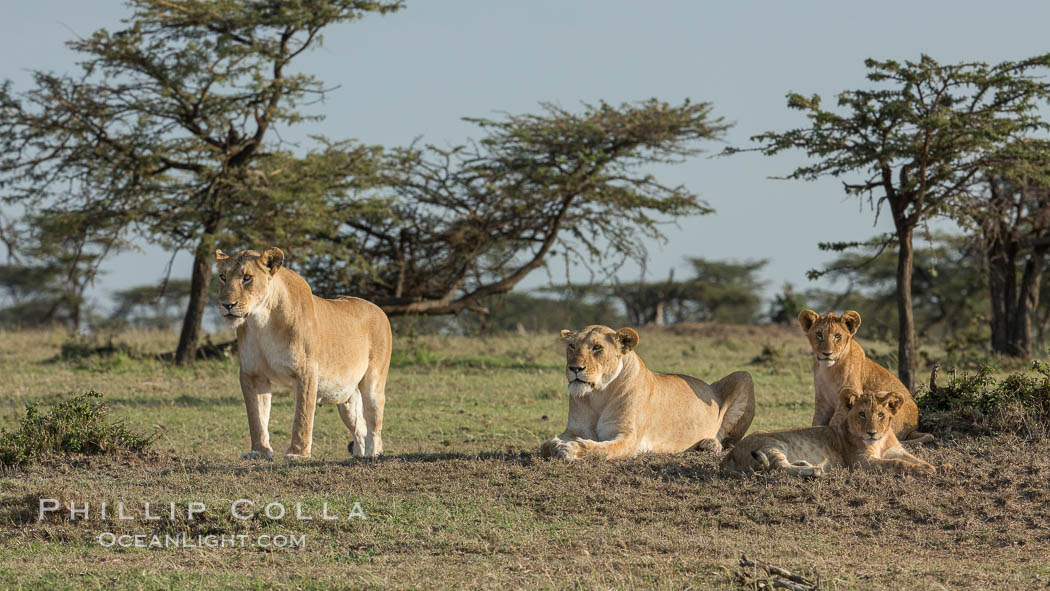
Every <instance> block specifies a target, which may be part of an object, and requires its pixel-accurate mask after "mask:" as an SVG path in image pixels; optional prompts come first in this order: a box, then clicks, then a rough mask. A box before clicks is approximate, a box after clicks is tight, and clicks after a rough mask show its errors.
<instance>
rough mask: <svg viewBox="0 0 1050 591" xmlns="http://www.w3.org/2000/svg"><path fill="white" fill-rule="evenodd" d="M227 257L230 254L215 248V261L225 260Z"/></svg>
mask: <svg viewBox="0 0 1050 591" xmlns="http://www.w3.org/2000/svg"><path fill="white" fill-rule="evenodd" d="M228 258H230V255H228V254H226V253H225V252H223V251H222V250H216V251H215V260H217V261H225V260H226V259H228Z"/></svg>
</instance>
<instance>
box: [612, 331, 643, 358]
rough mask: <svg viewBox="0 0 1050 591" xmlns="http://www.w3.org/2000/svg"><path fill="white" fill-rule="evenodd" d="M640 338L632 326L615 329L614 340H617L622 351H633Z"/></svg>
mask: <svg viewBox="0 0 1050 591" xmlns="http://www.w3.org/2000/svg"><path fill="white" fill-rule="evenodd" d="M640 338H641V337H639V336H638V333H637V332H635V330H634V329H633V328H621V329H620V330H618V331H616V340H617V341H619V343H620V351H621V352H623V353H630V352H631V351H634V348H635V347H637V346H638V340H639V339H640Z"/></svg>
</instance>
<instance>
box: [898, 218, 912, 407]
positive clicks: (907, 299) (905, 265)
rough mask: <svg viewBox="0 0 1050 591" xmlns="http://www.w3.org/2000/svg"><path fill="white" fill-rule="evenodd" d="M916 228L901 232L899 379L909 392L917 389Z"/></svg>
mask: <svg viewBox="0 0 1050 591" xmlns="http://www.w3.org/2000/svg"><path fill="white" fill-rule="evenodd" d="M911 237H912V229H911V228H907V227H905V228H900V227H898V229H897V243H898V249H897V317H898V320H899V330H898V335H899V336H898V347H897V376H898V377H900V379H901V382H903V383H904V386H905V387H906V388H908V390H909V391H910V390H913V389H914V387H915V319H914V317H913V315H912V308H911V276H912V264H913V262H914V259H915V252H914V251H913V250H912V243H911Z"/></svg>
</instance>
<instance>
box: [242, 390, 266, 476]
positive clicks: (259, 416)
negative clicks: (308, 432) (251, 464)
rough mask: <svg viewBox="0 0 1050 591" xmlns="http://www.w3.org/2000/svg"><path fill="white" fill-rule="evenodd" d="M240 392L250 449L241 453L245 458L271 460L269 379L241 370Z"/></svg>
mask: <svg viewBox="0 0 1050 591" xmlns="http://www.w3.org/2000/svg"><path fill="white" fill-rule="evenodd" d="M240 377H241V394H243V395H244V408H245V409H246V410H247V411H248V432H249V433H250V435H251V441H252V447H251V450H250V451H249V452H248V453H246V454H243V455H241V458H243V459H246V460H272V459H273V448H271V447H270V430H269V425H270V397H271V394H270V380H269V379H267V378H266V377H264V376H250V375H247V374H245V373H244V372H243V371H242V372H241V375H240Z"/></svg>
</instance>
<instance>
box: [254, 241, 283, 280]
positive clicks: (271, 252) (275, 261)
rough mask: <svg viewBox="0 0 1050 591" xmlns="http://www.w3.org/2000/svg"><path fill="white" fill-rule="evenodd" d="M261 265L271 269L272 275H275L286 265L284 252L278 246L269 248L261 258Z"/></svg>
mask: <svg viewBox="0 0 1050 591" xmlns="http://www.w3.org/2000/svg"><path fill="white" fill-rule="evenodd" d="M259 264H261V265H262V266H264V267H266V268H267V269H269V270H270V275H273V274H274V273H276V272H277V269H280V268H281V265H283V264H284V251H283V250H281V249H279V248H277V247H276V246H271V247H270V248H267V249H266V250H265V251H264V252H263V253H262V256H261V257H259Z"/></svg>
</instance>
